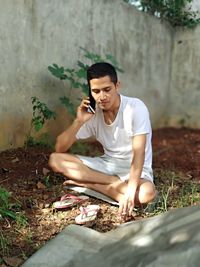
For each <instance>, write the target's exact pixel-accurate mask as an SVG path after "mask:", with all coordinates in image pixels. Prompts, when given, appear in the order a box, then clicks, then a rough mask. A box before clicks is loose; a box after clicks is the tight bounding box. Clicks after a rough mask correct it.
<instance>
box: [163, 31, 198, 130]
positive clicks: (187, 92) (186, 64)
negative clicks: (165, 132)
mask: <svg viewBox="0 0 200 267" xmlns="http://www.w3.org/2000/svg"><path fill="white" fill-rule="evenodd" d="M199 51H200V27H196V28H195V29H193V30H180V29H179V30H178V31H176V32H175V33H174V46H173V50H172V58H173V61H172V70H171V73H172V76H171V84H170V94H169V96H170V98H169V107H168V124H169V125H172V126H177V125H179V126H189V127H197V128H200V76H199V74H200V53H199Z"/></svg>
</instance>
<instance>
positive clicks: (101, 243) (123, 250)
mask: <svg viewBox="0 0 200 267" xmlns="http://www.w3.org/2000/svg"><path fill="white" fill-rule="evenodd" d="M199 218H200V207H199V206H193V207H188V208H182V209H177V210H171V211H169V212H166V213H164V214H162V215H158V216H154V217H152V218H149V219H144V220H141V221H135V222H131V223H128V224H124V225H122V226H120V227H118V228H117V229H115V230H113V231H110V232H107V233H98V232H96V231H94V230H92V229H88V228H86V227H83V226H77V225H70V226H68V227H66V228H65V229H64V230H63V231H62V232H61V233H60V234H58V235H57V236H56V237H55V238H54V239H52V240H51V241H49V242H48V243H47V244H46V245H45V246H44V247H42V248H41V249H40V250H38V252H36V253H35V254H34V255H33V256H32V257H31V258H30V259H28V260H27V261H26V262H25V263H24V264H23V265H22V267H36V266H37V267H40V266H42V267H72V266H73V267H83V266H87V267H94V266H96V267H102V266H106V267H113V266H116V267H121V266H124V267H132V266H134V267H142V266H145V267H165V266H166V267H168V266H170V267H180V266H181V267H197V266H199V262H200V220H199Z"/></svg>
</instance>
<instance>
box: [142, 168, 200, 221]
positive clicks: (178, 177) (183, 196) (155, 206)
mask: <svg viewBox="0 0 200 267" xmlns="http://www.w3.org/2000/svg"><path fill="white" fill-rule="evenodd" d="M154 175H155V184H156V189H157V191H158V196H157V198H156V200H155V201H154V202H153V203H152V204H150V205H148V207H147V209H146V210H147V211H148V210H149V213H150V215H151V216H153V215H156V214H160V213H163V212H166V211H168V210H170V209H176V208H183V207H188V206H193V205H197V204H199V203H200V184H199V181H191V180H190V179H188V177H184V175H182V174H177V173H175V172H173V171H168V170H160V169H156V170H155V171H154Z"/></svg>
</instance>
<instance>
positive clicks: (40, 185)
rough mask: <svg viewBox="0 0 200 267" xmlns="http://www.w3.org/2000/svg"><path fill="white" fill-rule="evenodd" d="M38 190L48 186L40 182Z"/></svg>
mask: <svg viewBox="0 0 200 267" xmlns="http://www.w3.org/2000/svg"><path fill="white" fill-rule="evenodd" d="M37 188H38V189H45V188H46V186H45V185H44V184H43V183H41V182H40V181H39V182H38V183H37Z"/></svg>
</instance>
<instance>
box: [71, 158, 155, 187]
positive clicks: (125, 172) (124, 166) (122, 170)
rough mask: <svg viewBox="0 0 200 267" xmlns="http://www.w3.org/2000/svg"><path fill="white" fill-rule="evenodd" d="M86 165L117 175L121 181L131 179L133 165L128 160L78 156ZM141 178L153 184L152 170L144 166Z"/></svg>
mask: <svg viewBox="0 0 200 267" xmlns="http://www.w3.org/2000/svg"><path fill="white" fill-rule="evenodd" d="M76 156H77V157H78V158H79V159H80V160H81V161H82V162H83V164H84V165H86V166H87V167H89V168H91V169H93V170H96V171H99V172H102V173H105V174H108V175H115V176H118V177H119V178H120V180H121V181H123V182H124V181H126V180H128V178H129V173H130V166H131V163H130V162H129V161H128V160H126V159H119V158H113V157H109V156H107V155H103V156H100V157H87V156H81V155H76ZM141 178H143V179H146V180H149V181H150V182H152V183H153V171H152V168H150V167H147V166H144V167H143V170H142V174H141Z"/></svg>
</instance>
